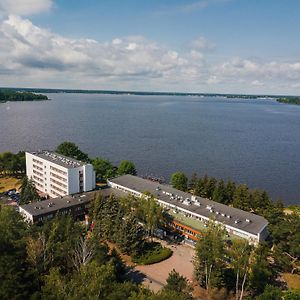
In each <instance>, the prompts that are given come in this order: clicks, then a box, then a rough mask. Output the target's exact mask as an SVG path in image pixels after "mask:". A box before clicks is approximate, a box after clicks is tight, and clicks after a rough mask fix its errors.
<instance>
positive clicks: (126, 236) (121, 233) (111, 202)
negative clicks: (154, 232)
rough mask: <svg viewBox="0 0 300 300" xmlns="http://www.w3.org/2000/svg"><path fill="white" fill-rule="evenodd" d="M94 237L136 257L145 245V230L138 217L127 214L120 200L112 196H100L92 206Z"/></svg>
mask: <svg viewBox="0 0 300 300" xmlns="http://www.w3.org/2000/svg"><path fill="white" fill-rule="evenodd" d="M92 219H93V222H94V231H93V232H94V235H95V236H96V237H97V238H98V239H100V240H108V241H111V242H113V243H116V244H117V245H118V246H119V247H120V248H121V250H122V251H123V252H125V253H127V254H130V255H136V254H137V253H139V252H140V251H141V249H142V248H143V244H144V239H145V232H144V228H143V227H142V226H141V225H140V224H139V222H138V220H137V218H136V215H135V214H134V213H131V212H128V211H127V212H126V211H125V210H124V208H123V206H122V205H121V203H120V202H119V200H118V199H117V198H116V197H115V196H113V195H111V196H110V197H109V199H103V197H102V196H101V195H99V196H98V197H97V198H96V199H95V201H94V203H93V206H92Z"/></svg>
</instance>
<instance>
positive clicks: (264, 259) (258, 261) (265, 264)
mask: <svg viewBox="0 0 300 300" xmlns="http://www.w3.org/2000/svg"><path fill="white" fill-rule="evenodd" d="M270 255H271V253H270V249H269V248H268V247H267V246H266V245H260V246H259V247H258V248H256V249H255V252H254V257H253V258H254V261H253V263H252V266H251V269H252V272H251V273H250V275H249V284H248V286H249V288H250V289H251V291H253V292H254V293H256V294H260V293H262V292H263V291H264V289H265V287H266V285H267V284H268V283H272V282H274V280H275V278H276V275H277V274H276V271H275V269H274V267H273V266H272V265H271V264H270V262H269V261H268V257H270Z"/></svg>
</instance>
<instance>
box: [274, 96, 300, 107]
mask: <svg viewBox="0 0 300 300" xmlns="http://www.w3.org/2000/svg"><path fill="white" fill-rule="evenodd" d="M277 102H280V103H286V104H294V105H300V97H285V98H278V99H277Z"/></svg>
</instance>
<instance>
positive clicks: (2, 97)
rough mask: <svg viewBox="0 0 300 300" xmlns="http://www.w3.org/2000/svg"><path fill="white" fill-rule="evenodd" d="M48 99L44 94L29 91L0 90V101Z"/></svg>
mask: <svg viewBox="0 0 300 300" xmlns="http://www.w3.org/2000/svg"><path fill="white" fill-rule="evenodd" d="M38 100H48V97H47V96H46V95H42V94H35V93H31V92H17V91H12V90H0V102H6V101H38Z"/></svg>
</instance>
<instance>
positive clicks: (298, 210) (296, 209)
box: [287, 205, 300, 215]
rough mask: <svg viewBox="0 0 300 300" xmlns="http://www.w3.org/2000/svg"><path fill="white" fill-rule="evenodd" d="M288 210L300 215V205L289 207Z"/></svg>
mask: <svg viewBox="0 0 300 300" xmlns="http://www.w3.org/2000/svg"><path fill="white" fill-rule="evenodd" d="M287 209H288V210H290V211H292V212H294V213H296V214H298V215H300V205H290V206H288V207H287Z"/></svg>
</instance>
